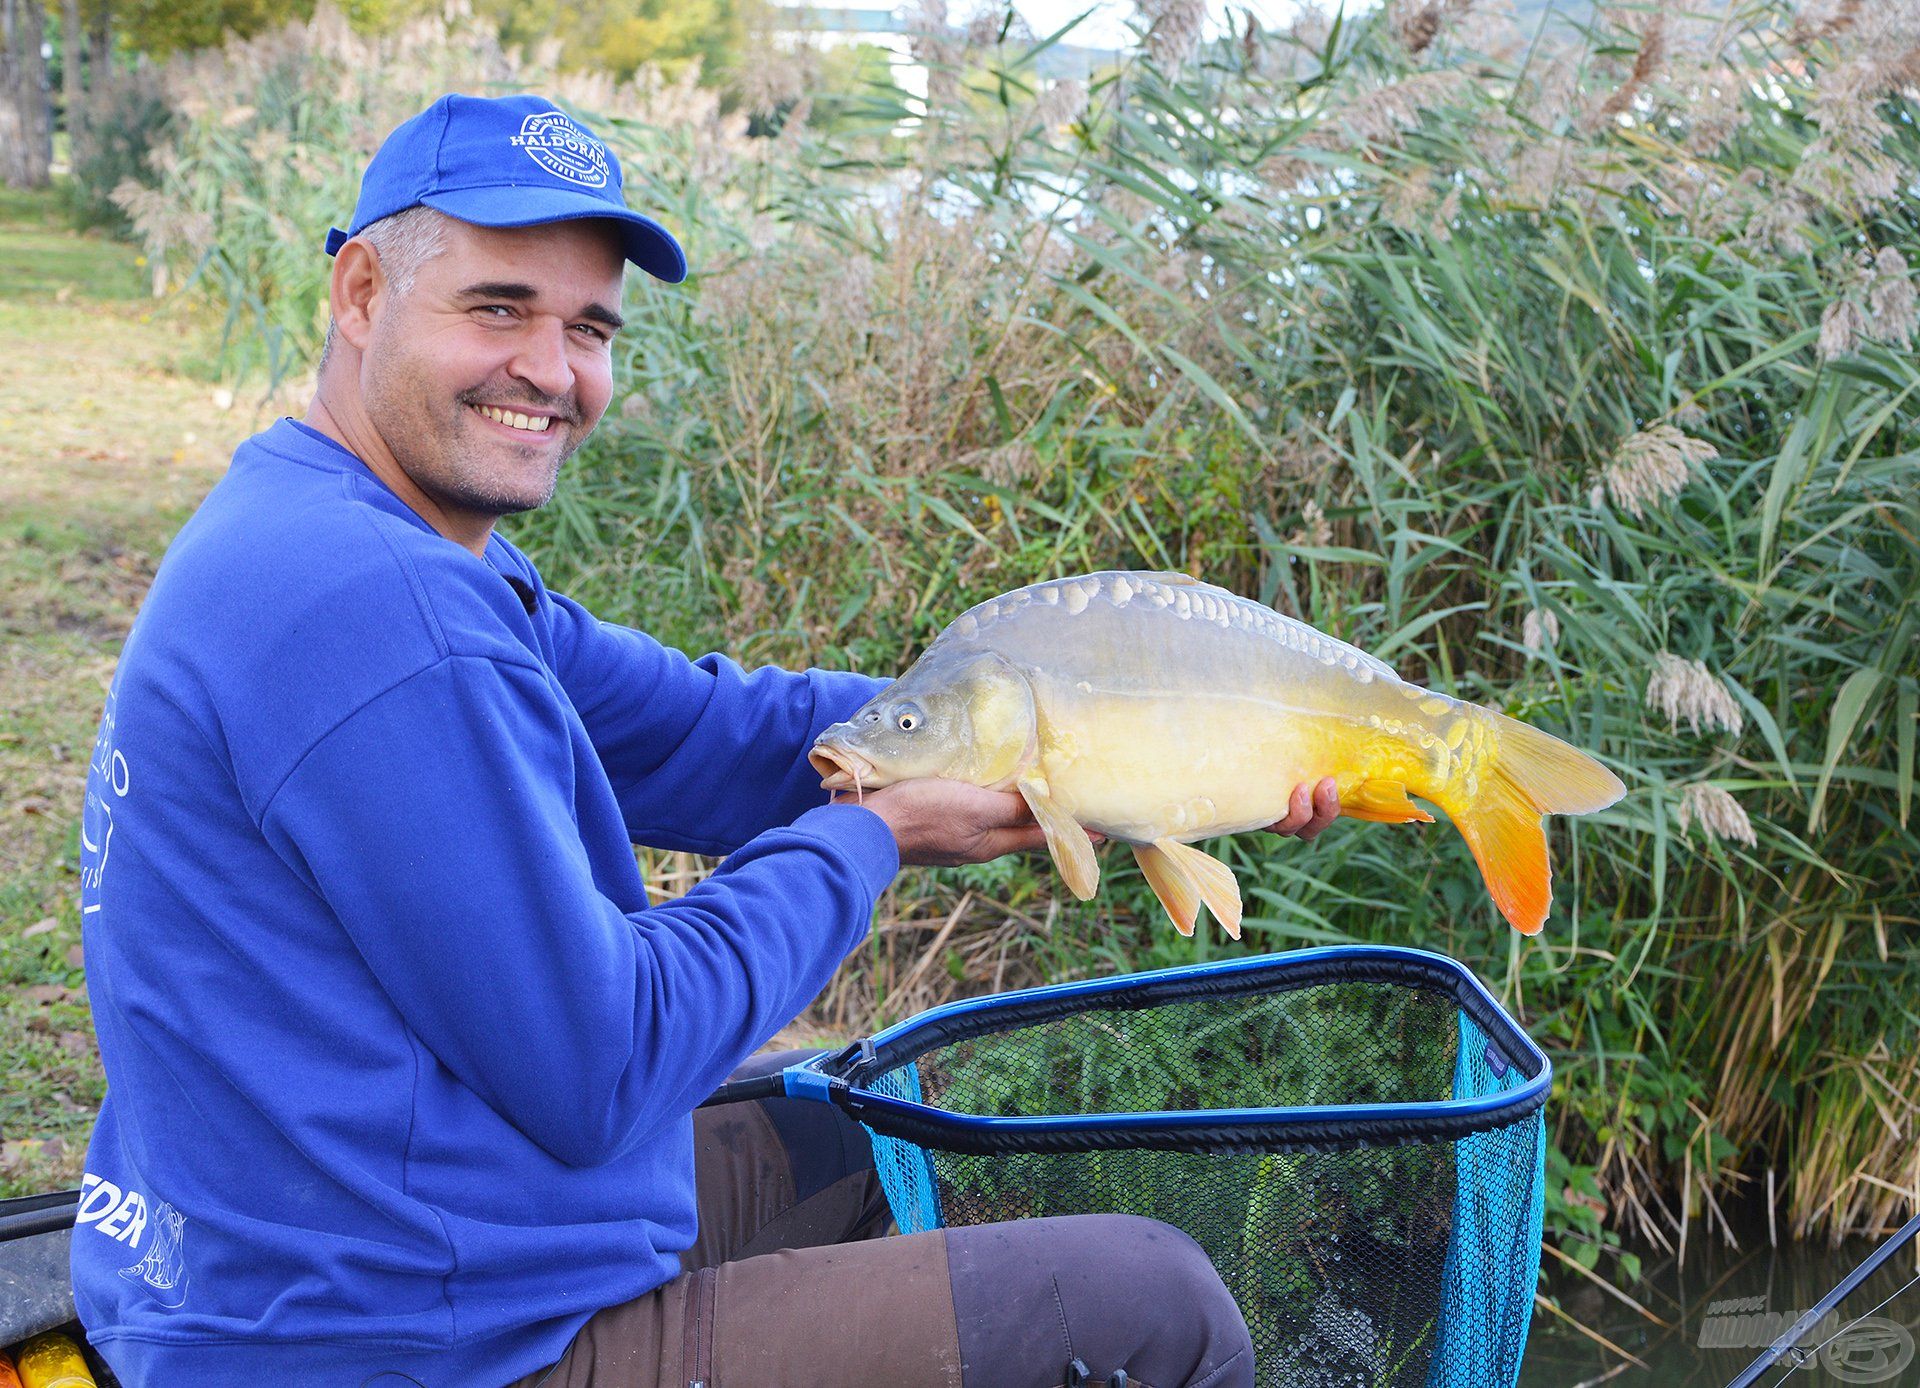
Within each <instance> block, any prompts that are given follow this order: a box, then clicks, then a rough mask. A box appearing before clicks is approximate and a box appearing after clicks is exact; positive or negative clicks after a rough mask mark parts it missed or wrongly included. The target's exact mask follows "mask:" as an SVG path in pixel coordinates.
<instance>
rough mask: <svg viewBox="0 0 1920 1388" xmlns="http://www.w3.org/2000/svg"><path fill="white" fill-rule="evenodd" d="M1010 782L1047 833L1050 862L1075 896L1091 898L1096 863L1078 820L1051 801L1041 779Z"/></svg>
mask: <svg viewBox="0 0 1920 1388" xmlns="http://www.w3.org/2000/svg"><path fill="white" fill-rule="evenodd" d="M1014 784H1015V785H1016V786H1017V787H1018V788H1019V791H1020V794H1021V795H1022V796H1023V797H1025V799H1026V802H1027V808H1028V809H1030V810H1032V811H1033V817H1034V819H1036V820H1037V821H1039V824H1040V828H1041V830H1042V831H1043V832H1044V833H1045V834H1046V836H1047V851H1048V852H1049V853H1051V854H1053V865H1054V866H1055V867H1057V868H1059V869H1060V877H1061V879H1062V880H1063V881H1064V882H1065V883H1066V884H1067V887H1068V889H1069V890H1071V891H1072V892H1073V894H1074V895H1075V896H1077V897H1079V898H1080V899H1081V900H1082V901H1091V900H1092V899H1093V894H1094V892H1095V891H1096V890H1097V889H1098V888H1099V886H1100V864H1099V863H1098V862H1097V861H1095V859H1094V856H1093V840H1092V839H1090V838H1088V837H1087V831H1086V830H1085V829H1083V828H1081V827H1080V824H1079V821H1077V820H1076V819H1074V817H1073V816H1072V815H1070V814H1068V813H1067V812H1066V811H1065V810H1063V809H1061V808H1060V807H1059V806H1058V805H1056V804H1055V803H1054V801H1053V797H1052V796H1051V795H1049V794H1048V793H1047V783H1046V782H1045V781H1040V780H1033V779H1026V780H1020V781H1016V782H1015V783H1014Z"/></svg>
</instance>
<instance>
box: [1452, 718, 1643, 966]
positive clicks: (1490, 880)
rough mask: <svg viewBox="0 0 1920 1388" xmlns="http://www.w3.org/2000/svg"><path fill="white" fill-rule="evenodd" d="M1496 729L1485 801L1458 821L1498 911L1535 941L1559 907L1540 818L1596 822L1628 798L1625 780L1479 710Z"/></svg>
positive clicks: (1534, 731)
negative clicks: (1552, 908)
mask: <svg viewBox="0 0 1920 1388" xmlns="http://www.w3.org/2000/svg"><path fill="white" fill-rule="evenodd" d="M1478 712H1479V713H1480V714H1481V716H1482V717H1485V718H1487V719H1489V720H1490V721H1491V722H1492V723H1493V729H1494V733H1495V745H1494V748H1493V757H1492V761H1491V765H1490V766H1488V767H1487V768H1486V769H1485V770H1484V771H1483V772H1482V775H1481V786H1480V793H1479V795H1478V796H1476V797H1475V798H1474V800H1473V803H1472V804H1470V805H1468V806H1466V807H1465V808H1464V809H1462V810H1461V811H1460V812H1459V813H1457V814H1455V815H1454V816H1453V822H1454V824H1455V825H1457V826H1458V827H1459V830H1460V833H1461V835H1462V836H1463V837H1464V838H1465V839H1466V841H1467V847H1468V848H1470V849H1472V850H1473V859H1474V861H1475V862H1476V863H1478V864H1479V865H1480V875H1481V877H1483V878H1485V879H1486V883H1487V890H1488V891H1489V892H1491V893H1492V894H1493V902H1494V905H1496V906H1498V907H1499V908H1500V914H1501V915H1503V916H1505V917H1506V918H1507V920H1508V921H1509V922H1510V923H1511V924H1512V925H1513V928H1514V929H1516V930H1518V931H1519V932H1520V933H1521V934H1523V935H1536V934H1538V933H1539V931H1540V927H1541V925H1542V924H1543V923H1545V921H1546V919H1547V907H1548V906H1549V905H1550V904H1551V902H1552V899H1553V869H1552V866H1551V864H1550V863H1549V862H1548V861H1547V835H1546V830H1545V828H1544V827H1543V826H1542V823H1541V817H1542V816H1543V815H1548V814H1591V813H1593V812H1594V811H1595V810H1603V809H1605V808H1606V807H1607V806H1609V805H1611V804H1612V803H1613V802H1614V801H1616V800H1618V799H1619V798H1620V797H1621V796H1622V795H1624V794H1626V790H1627V788H1626V787H1625V786H1623V785H1622V784H1620V778H1619V777H1617V776H1615V775H1614V774H1613V773H1612V772H1611V771H1609V770H1607V768H1606V767H1604V766H1602V765H1601V764H1600V763H1599V762H1597V761H1595V760H1594V759H1593V758H1592V757H1590V756H1588V755H1587V754H1586V753H1585V752H1582V751H1581V750H1580V749H1579V748H1577V747H1573V746H1570V745H1568V744H1567V743H1565V742H1562V741H1561V740H1560V739H1559V738H1557V737H1555V736H1553V735H1552V734H1551V733H1543V732H1541V731H1540V730H1539V729H1538V728H1531V727H1528V726H1527V725H1526V724H1525V723H1522V722H1520V721H1519V720H1518V719H1514V718H1508V717H1507V716H1506V715H1505V714H1501V713H1494V712H1492V711H1491V710H1488V709H1480V710H1478Z"/></svg>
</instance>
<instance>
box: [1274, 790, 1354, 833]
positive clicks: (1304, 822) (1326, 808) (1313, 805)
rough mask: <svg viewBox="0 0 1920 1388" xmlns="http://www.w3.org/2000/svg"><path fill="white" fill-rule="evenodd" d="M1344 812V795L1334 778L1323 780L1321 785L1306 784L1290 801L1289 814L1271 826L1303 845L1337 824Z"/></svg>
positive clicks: (1295, 792)
mask: <svg viewBox="0 0 1920 1388" xmlns="http://www.w3.org/2000/svg"><path fill="white" fill-rule="evenodd" d="M1339 813H1340V792H1339V791H1337V790H1336V789H1334V783H1333V777H1331V776H1327V777H1323V778H1322V779H1321V781H1320V784H1319V785H1317V786H1309V785H1308V784H1307V783H1306V782H1304V781H1302V782H1301V783H1300V784H1299V785H1297V786H1295V787H1294V788H1293V794H1292V796H1291V797H1289V798H1288V800H1287V815H1286V818H1285V819H1281V820H1278V821H1276V822H1274V823H1272V824H1269V825H1268V826H1267V828H1268V829H1270V830H1272V831H1273V832H1274V833H1276V834H1292V835H1293V836H1294V837H1295V838H1297V839H1299V840H1301V841H1302V842H1303V843H1312V842H1313V840H1314V839H1315V837H1316V836H1318V834H1319V833H1320V831H1321V830H1322V829H1324V828H1326V827H1327V826H1328V825H1329V824H1331V823H1333V821H1334V817H1335V816H1336V815H1338V814H1339Z"/></svg>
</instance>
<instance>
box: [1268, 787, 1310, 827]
mask: <svg viewBox="0 0 1920 1388" xmlns="http://www.w3.org/2000/svg"><path fill="white" fill-rule="evenodd" d="M1312 818H1313V801H1312V799H1311V793H1310V792H1309V790H1308V789H1307V787H1306V786H1304V785H1298V786H1295V787H1294V788H1293V794H1292V795H1290V796H1289V797H1287V813H1286V815H1285V817H1284V818H1282V819H1280V820H1278V821H1277V822H1275V823H1273V824H1270V825H1268V826H1267V827H1268V828H1270V829H1272V830H1273V832H1274V833H1276V834H1296V833H1298V832H1299V831H1300V828H1301V826H1302V825H1304V824H1305V823H1306V822H1307V821H1308V820H1310V819H1312Z"/></svg>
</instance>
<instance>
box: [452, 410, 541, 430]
mask: <svg viewBox="0 0 1920 1388" xmlns="http://www.w3.org/2000/svg"><path fill="white" fill-rule="evenodd" d="M467 408H468V409H470V410H472V411H474V412H475V413H476V414H479V415H481V416H483V417H484V418H487V419H490V420H492V421H493V422H494V423H495V424H503V425H505V426H506V427H507V428H509V429H512V430H514V431H515V432H517V433H522V434H544V433H546V432H547V430H548V429H550V428H552V427H553V421H554V420H555V418H557V416H555V415H550V414H526V413H523V412H521V411H519V410H509V409H504V408H502V407H501V406H499V405H469V406H468V407H467Z"/></svg>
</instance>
